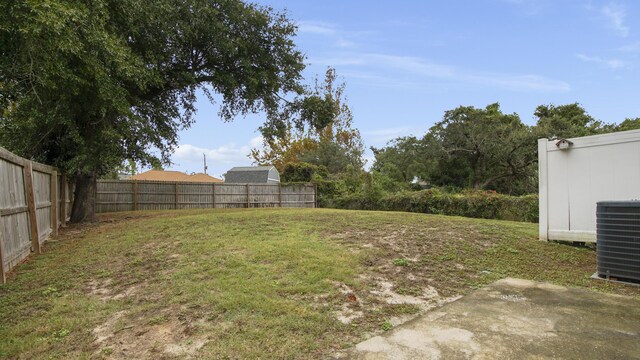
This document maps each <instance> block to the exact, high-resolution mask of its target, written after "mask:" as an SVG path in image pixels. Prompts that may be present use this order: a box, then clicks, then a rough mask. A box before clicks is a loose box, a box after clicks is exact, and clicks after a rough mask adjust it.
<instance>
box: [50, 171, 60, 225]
mask: <svg viewBox="0 0 640 360" xmlns="http://www.w3.org/2000/svg"><path fill="white" fill-rule="evenodd" d="M49 185H50V189H51V190H50V194H49V195H50V198H51V233H52V234H53V236H58V172H57V171H54V172H52V173H51V182H50V183H49Z"/></svg>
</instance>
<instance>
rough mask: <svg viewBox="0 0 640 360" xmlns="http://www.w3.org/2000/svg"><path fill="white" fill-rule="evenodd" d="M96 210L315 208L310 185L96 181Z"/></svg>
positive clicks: (311, 185)
mask: <svg viewBox="0 0 640 360" xmlns="http://www.w3.org/2000/svg"><path fill="white" fill-rule="evenodd" d="M96 206H97V207H96V211H97V212H111V211H131V210H165V209H204V208H257V207H289V208H291V207H310V208H313V207H316V188H315V186H314V185H313V184H225V183H193V182H169V181H135V180H98V189H97V204H96Z"/></svg>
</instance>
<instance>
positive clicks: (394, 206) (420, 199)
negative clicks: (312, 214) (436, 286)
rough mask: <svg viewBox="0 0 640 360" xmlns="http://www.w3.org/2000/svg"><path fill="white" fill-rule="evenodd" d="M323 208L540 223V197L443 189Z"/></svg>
mask: <svg viewBox="0 0 640 360" xmlns="http://www.w3.org/2000/svg"><path fill="white" fill-rule="evenodd" d="M323 206H325V207H332V208H338V209H351V210H388V211H407V212H417V213H426V214H441V215H456V216H466V217H473V218H482V219H500V220H514V221H526V222H538V195H526V196H509V195H503V194H498V193H495V192H490V191H479V190H464V191H462V192H460V193H449V192H446V191H443V190H441V189H437V188H434V189H428V190H422V191H413V192H408V191H404V192H398V193H393V194H387V195H383V196H379V197H378V196H374V197H372V196H370V195H368V194H367V192H363V193H355V194H348V195H343V196H338V197H334V198H332V199H325V201H323Z"/></svg>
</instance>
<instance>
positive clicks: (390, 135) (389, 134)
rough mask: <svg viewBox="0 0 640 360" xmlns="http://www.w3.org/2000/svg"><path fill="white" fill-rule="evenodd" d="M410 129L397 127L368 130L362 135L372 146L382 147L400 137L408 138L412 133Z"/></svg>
mask: <svg viewBox="0 0 640 360" xmlns="http://www.w3.org/2000/svg"><path fill="white" fill-rule="evenodd" d="M412 130H413V129H412V128H410V127H408V126H399V127H393V128H387V129H378V130H370V131H366V132H364V133H363V135H365V136H366V137H367V140H368V142H370V143H372V144H373V145H383V144H386V143H387V142H389V141H390V140H393V139H396V138H399V137H401V136H408V135H409V134H411V133H412Z"/></svg>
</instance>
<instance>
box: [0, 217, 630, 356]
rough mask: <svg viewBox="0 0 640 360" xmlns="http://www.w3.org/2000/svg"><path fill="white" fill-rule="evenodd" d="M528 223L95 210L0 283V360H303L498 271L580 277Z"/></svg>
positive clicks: (581, 283)
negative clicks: (96, 217)
mask: <svg viewBox="0 0 640 360" xmlns="http://www.w3.org/2000/svg"><path fill="white" fill-rule="evenodd" d="M594 271H595V252H594V251H593V250H590V249H587V248H578V247H572V246H567V245H560V244H555V243H545V242H540V241H538V240H537V224H527V223H515V222H507V221H492V220H478V219H467V218H459V217H446V216H434V215H424V214H410V213H393V212H365V211H342V210H328V209H251V210H246V209H239V210H222V209H216V210H183V211H165V212H136V213H118V214H106V215H103V216H102V221H101V223H100V224H98V225H85V226H72V227H69V228H66V229H65V230H64V231H63V232H62V235H61V236H60V237H58V238H57V239H55V240H54V241H51V242H49V243H47V245H46V248H45V253H44V254H43V255H41V256H36V257H33V258H31V259H30V260H29V261H28V262H26V263H25V264H23V265H21V266H19V267H18V269H17V271H16V272H15V273H14V274H12V275H11V276H10V279H9V283H8V284H7V285H4V286H0V357H9V358H69V357H73V358H89V357H92V358H132V357H134V358H140V357H142V358H150V357H154V358H173V357H178V358H185V357H198V358H200V357H204V358H239V359H246V358H318V357H323V356H328V355H330V354H332V353H334V352H336V351H339V350H340V349H344V348H346V347H349V346H351V345H353V344H354V343H357V342H358V341H361V340H363V339H364V338H366V337H369V336H372V335H373V334H375V333H378V332H382V331H385V330H388V329H390V328H392V327H393V326H395V325H397V324H399V323H401V322H403V321H406V320H407V319H409V318H411V317H412V316H415V315H416V314H418V313H420V312H422V311H425V310H427V309H429V308H432V307H434V306H438V305H440V304H442V303H445V302H447V301H451V300H454V299H456V298H457V297H458V296H460V295H464V294H466V293H468V292H469V291H472V290H473V289H476V288H479V287H482V286H483V285H486V284H488V283H490V282H493V281H495V280H497V279H500V278H503V277H506V276H511V277H520V278H525V279H532V280H541V281H549V282H552V283H556V284H560V285H570V286H578V287H586V288H592V289H596V290H598V291H603V292H610V293H618V294H625V295H632V296H635V297H638V298H640V288H637V287H631V286H624V285H616V284H611V283H606V282H602V281H596V280H591V279H589V276H590V275H591V274H593V272H594Z"/></svg>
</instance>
